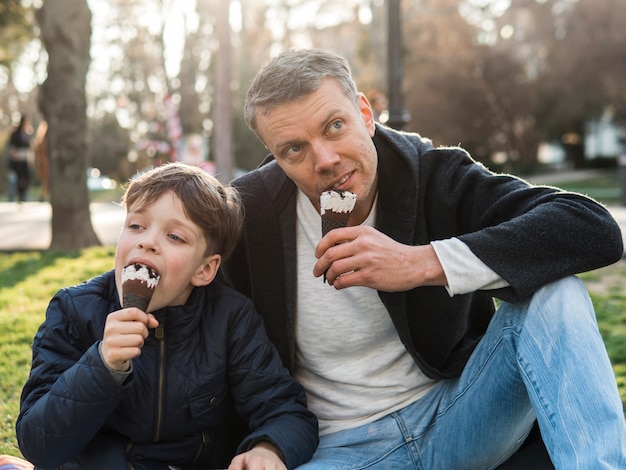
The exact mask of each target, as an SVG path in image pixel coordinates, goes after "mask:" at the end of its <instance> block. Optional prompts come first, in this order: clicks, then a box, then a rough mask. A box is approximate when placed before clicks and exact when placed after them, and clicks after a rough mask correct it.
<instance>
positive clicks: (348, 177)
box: [326, 173, 352, 191]
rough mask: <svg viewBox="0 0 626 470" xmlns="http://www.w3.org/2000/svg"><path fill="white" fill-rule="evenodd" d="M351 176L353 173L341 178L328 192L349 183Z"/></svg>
mask: <svg viewBox="0 0 626 470" xmlns="http://www.w3.org/2000/svg"><path fill="white" fill-rule="evenodd" d="M350 176H352V173H349V174H347V175H345V176H344V177H343V178H341V179H340V180H339V181H337V183H335V184H334V185H333V186H329V187H328V188H327V189H326V191H330V190H332V189H338V188H339V187H340V186H341V185H342V184H344V183H345V182H346V181H348V180H349V179H350Z"/></svg>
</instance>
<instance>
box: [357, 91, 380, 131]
mask: <svg viewBox="0 0 626 470" xmlns="http://www.w3.org/2000/svg"><path fill="white" fill-rule="evenodd" d="M357 103H358V107H359V111H360V112H361V116H362V117H363V122H364V123H365V127H366V128H367V130H368V132H369V134H370V137H374V133H375V131H376V125H375V124H374V123H375V120H374V110H373V109H372V105H371V104H370V102H369V100H368V99H367V96H365V94H364V93H361V92H359V93H358V94H357Z"/></svg>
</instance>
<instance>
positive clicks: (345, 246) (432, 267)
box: [313, 226, 447, 292]
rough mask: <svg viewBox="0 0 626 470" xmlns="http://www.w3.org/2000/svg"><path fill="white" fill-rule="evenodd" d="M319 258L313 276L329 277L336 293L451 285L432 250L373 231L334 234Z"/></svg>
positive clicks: (361, 228)
mask: <svg viewBox="0 0 626 470" xmlns="http://www.w3.org/2000/svg"><path fill="white" fill-rule="evenodd" d="M315 256H316V257H317V258H318V260H317V263H315V267H314V268H313V275H314V276H316V277H319V276H321V275H322V274H324V273H326V280H327V281H328V283H329V284H331V285H332V286H333V287H335V289H344V288H346V287H351V286H365V287H371V288H373V289H377V290H381V291H387V292H400V291H407V290H410V289H413V288H415V287H419V286H445V285H446V284H447V280H446V276H445V274H444V272H443V268H442V267H441V263H439V259H438V258H437V255H436V254H435V250H433V248H432V246H430V245H421V246H409V245H403V244H401V243H398V242H396V241H395V240H393V239H392V238H390V237H388V236H387V235H385V234H383V233H381V232H379V231H378V230H376V229H374V228H372V227H364V226H358V227H345V228H339V229H334V230H331V231H330V232H329V233H328V234H327V235H326V236H325V237H324V238H322V240H321V241H320V243H319V244H318V245H317V248H316V250H315Z"/></svg>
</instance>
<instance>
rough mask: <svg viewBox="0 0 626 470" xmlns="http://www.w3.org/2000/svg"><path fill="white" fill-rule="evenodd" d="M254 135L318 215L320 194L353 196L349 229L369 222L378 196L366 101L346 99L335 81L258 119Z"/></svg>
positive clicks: (371, 121)
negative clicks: (347, 193) (332, 192)
mask: <svg viewBox="0 0 626 470" xmlns="http://www.w3.org/2000/svg"><path fill="white" fill-rule="evenodd" d="M256 119H257V128H258V133H259V135H260V137H261V139H262V140H263V142H264V143H265V145H266V146H267V148H268V149H269V151H270V152H272V154H273V155H274V157H275V158H276V161H277V162H278V164H279V165H280V167H281V168H282V169H283V170H284V171H285V173H286V174H287V176H289V178H291V179H292V180H293V182H294V183H295V184H296V185H297V186H298V187H299V188H300V189H301V190H302V191H303V192H304V193H305V194H306V195H307V197H308V198H309V199H310V200H311V202H312V203H313V205H314V206H315V207H316V208H317V209H318V210H319V199H320V195H321V193H322V192H324V191H327V190H329V189H342V190H347V191H351V192H353V193H355V194H356V195H357V204H356V207H355V209H354V211H353V213H352V216H351V218H350V222H349V224H350V225H355V224H358V223H361V222H363V221H364V220H365V218H366V217H367V214H368V213H369V211H370V209H371V207H372V204H373V202H374V198H375V196H376V183H377V168H378V157H377V154H376V148H375V147H374V143H373V142H372V137H373V135H374V131H375V126H374V118H373V113H372V109H371V107H370V104H369V102H368V101H367V98H365V96H364V95H362V94H359V95H358V99H357V102H356V103H355V102H354V101H353V100H351V99H349V98H348V97H347V96H346V95H345V94H344V93H343V91H342V89H341V88H340V87H339V85H338V83H337V82H336V81H335V80H334V79H326V80H324V82H323V83H322V86H321V87H320V88H319V89H318V90H317V91H316V92H314V93H311V94H310V95H307V96H305V97H303V98H302V99H300V100H298V101H294V102H290V103H286V104H282V105H279V106H276V107H274V108H272V109H271V110H270V111H269V112H268V113H266V114H264V113H263V109H260V110H259V111H258V113H257V116H256Z"/></svg>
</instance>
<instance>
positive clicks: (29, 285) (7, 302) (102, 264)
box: [0, 247, 114, 456]
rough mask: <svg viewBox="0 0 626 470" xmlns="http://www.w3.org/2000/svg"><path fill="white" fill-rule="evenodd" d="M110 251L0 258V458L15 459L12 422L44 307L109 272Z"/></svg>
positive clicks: (1, 256)
mask: <svg viewBox="0 0 626 470" xmlns="http://www.w3.org/2000/svg"><path fill="white" fill-rule="evenodd" d="M113 258H114V248H112V247H106V248H104V247H95V248H89V249H86V250H83V251H81V252H76V253H72V254H61V253H53V252H47V251H43V252H28V253H12V254H0V454H9V455H16V456H19V455H20V453H19V449H18V448H17V443H16V440H15V420H16V418H17V414H18V411H19V400H20V393H21V390H22V386H23V384H24V382H25V381H26V378H27V376H28V372H29V370H30V361H31V351H30V345H31V343H32V339H33V336H34V335H35V332H36V331H37V328H38V327H39V325H40V324H41V322H42V321H43V319H44V315H45V311H46V307H47V305H48V302H49V301H50V299H51V298H52V296H53V295H54V294H55V293H56V292H57V290H59V289H60V288H61V287H66V286H69V285H73V284H77V283H79V282H82V281H84V280H86V279H89V278H91V277H93V276H95V275H97V274H100V273H102V272H105V271H108V270H109V269H111V268H113Z"/></svg>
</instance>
